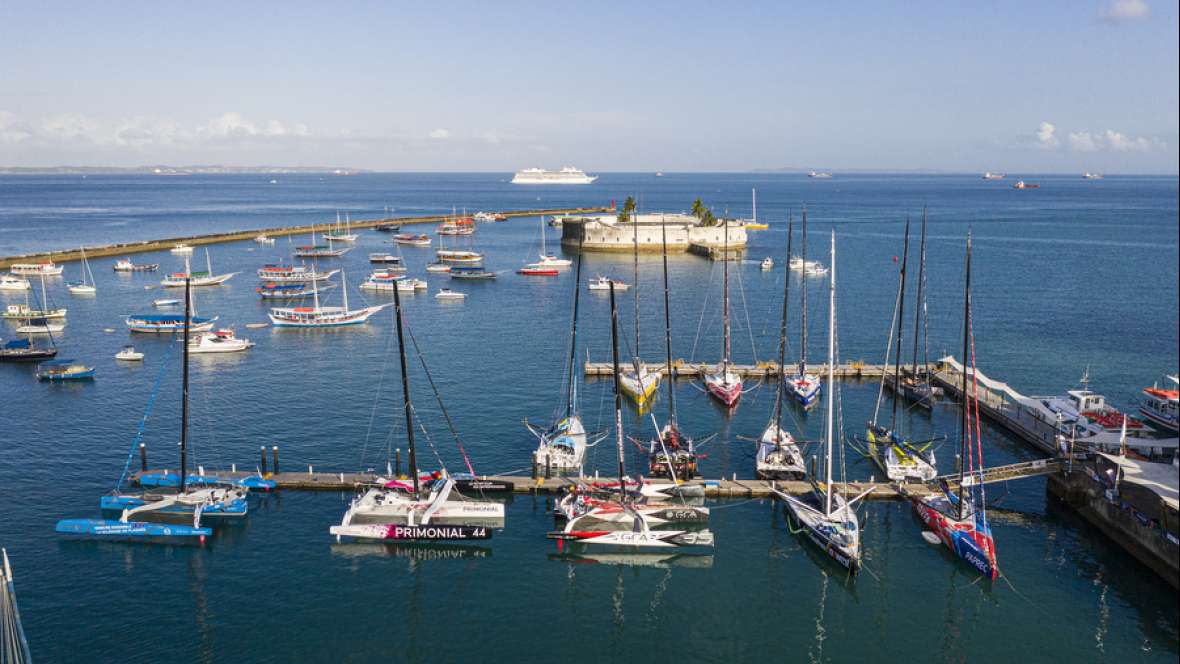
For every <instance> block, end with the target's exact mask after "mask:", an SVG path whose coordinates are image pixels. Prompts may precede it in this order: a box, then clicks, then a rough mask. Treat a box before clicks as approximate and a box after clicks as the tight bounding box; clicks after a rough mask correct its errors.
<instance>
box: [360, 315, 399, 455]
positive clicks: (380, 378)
mask: <svg viewBox="0 0 1180 664" xmlns="http://www.w3.org/2000/svg"><path fill="white" fill-rule="evenodd" d="M392 345H393V335H392V334H390V335H386V338H385V352H384V353H382V354H381V372H380V373H379V374H378V375H377V392H376V394H374V395H373V408H372V409H371V410H370V411H369V426H368V428H366V429H365V442H364V444H363V445H362V446H361V462H362V463H364V460H365V454H366V453H367V452H368V450H369V439H370V437H371V436H372V435H373V422H374V421H376V419H377V406H378V405H379V404H380V403H381V393H382V392H383V391H384V386H385V371H386V368H387V367H388V366H389V358H390V356H391V355H393V354H392V353H390V352H389V351H390V348H391V347H392ZM390 432H391V433H392V429H391V430H390Z"/></svg>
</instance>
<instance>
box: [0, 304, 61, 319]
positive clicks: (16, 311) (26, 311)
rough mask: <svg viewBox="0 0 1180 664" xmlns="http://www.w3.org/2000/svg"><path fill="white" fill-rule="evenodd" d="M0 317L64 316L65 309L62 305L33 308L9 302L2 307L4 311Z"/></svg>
mask: <svg viewBox="0 0 1180 664" xmlns="http://www.w3.org/2000/svg"><path fill="white" fill-rule="evenodd" d="M0 317H4V318H8V319H22V320H23V319H26V318H65V317H66V309H65V308H64V307H62V308H58V309H49V310H45V311H43V310H41V309H33V308H31V307H30V306H29V305H28V304H10V305H8V306H6V307H5V308H4V313H2V314H0Z"/></svg>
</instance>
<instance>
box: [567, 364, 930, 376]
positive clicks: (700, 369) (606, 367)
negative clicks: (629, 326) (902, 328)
mask: <svg viewBox="0 0 1180 664" xmlns="http://www.w3.org/2000/svg"><path fill="white" fill-rule="evenodd" d="M644 364H645V365H646V366H647V367H648V368H649V369H650V370H651V371H652V372H653V373H658V374H660V375H661V376H667V375H668V367H667V364H666V363H665V362H664V361H663V360H660V361H658V362H645V363H644ZM672 368H673V370H674V371H675V372H676V377H677V378H699V377H701V376H704V375H705V374H706V373H708V372H710V371H713V370H714V369H716V368H717V363H716V362H686V361H684V360H677V361H675V362H673V363H672ZM807 368H808V370H809V371H811V372H813V373H816V374H820V375H824V376H826V375H828V367H827V365H826V364H823V363H815V364H812V363H808V364H807ZM934 368H935V365H931V370H933V369H934ZM583 370H584V371H585V372H586V376H587V377H602V376H610V375H611V374H613V373H614V365H612V364H611V363H610V362H586V363H585V365H584V366H583ZM730 370H731V371H733V372H734V373H736V374H738V375H739V376H741V377H743V378H759V377H765V378H770V377H772V376H773V377H778V376H781V375H783V374H784V371H785V373H786V374H788V375H793V374H794V373H797V372H798V371H799V365H798V364H785V365H783V370H780V369H779V366H778V363H777V362H771V361H765V362H759V363H757V364H734V365H730ZM832 372H833V374H834V375H835V376H836V378H848V379H858V378H881V377H882V376H885V375H893V367H891V366H887V365H884V364H867V363H865V362H843V363H841V364H837V365H836V366H835V367H833V369H832Z"/></svg>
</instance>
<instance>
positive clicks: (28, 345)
mask: <svg viewBox="0 0 1180 664" xmlns="http://www.w3.org/2000/svg"><path fill="white" fill-rule="evenodd" d="M52 341H53V337H50V345H49V346H47V347H45V348H38V347H37V345H36V344H35V343H34V342H33V339H32V338H31V337H30V338H28V339H9V340H8V341H7V342H6V343H5V344H4V345H3V346H0V362H40V361H41V360H48V359H50V358H52V357H54V356H56V355H57V348H56V347H55V346H54V345H53V344H52Z"/></svg>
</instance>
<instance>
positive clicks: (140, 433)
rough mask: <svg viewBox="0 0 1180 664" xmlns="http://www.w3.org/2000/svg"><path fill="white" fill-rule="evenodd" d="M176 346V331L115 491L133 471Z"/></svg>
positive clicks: (170, 339) (169, 340)
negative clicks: (141, 441) (140, 443)
mask: <svg viewBox="0 0 1180 664" xmlns="http://www.w3.org/2000/svg"><path fill="white" fill-rule="evenodd" d="M175 346H176V330H173V331H172V336H171V337H170V338H169V339H168V352H167V353H165V354H164V361H163V362H161V363H160V372H159V373H158V374H156V382H155V384H153V385H152V394H151V396H149V397H148V403H147V408H145V409H144V411H143V417H141V418H140V419H139V427H138V429H136V431H135V437H134V438H132V440H131V449H130V450H129V451H128V452H127V463H125V464H123V473H122V474H121V475H119V483H118V484H116V485H115V491H116V492H117V491H119V489H122V488H123V482H125V481H126V480H127V473H128V472H130V471H131V460H132V458H134V456H135V450H136V448H138V447H139V441H140V440H142V439H143V430H144V428H145V427H146V426H147V421H148V418H149V417H151V415H152V406H154V405H155V403H156V395H157V394H159V392H160V382H161V381H162V380H163V379H164V373H165V372H166V370H167V369H168V360H169V359H171V358H172V349H173V348H174V347H175Z"/></svg>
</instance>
